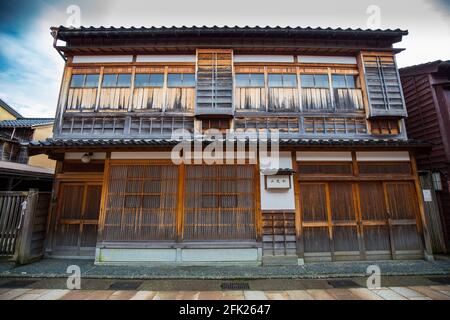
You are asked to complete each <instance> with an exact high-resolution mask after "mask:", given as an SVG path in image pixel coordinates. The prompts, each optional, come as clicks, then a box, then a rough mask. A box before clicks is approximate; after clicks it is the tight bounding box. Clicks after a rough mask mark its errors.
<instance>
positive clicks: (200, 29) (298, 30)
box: [51, 26, 408, 40]
mask: <svg viewBox="0 0 450 320" xmlns="http://www.w3.org/2000/svg"><path fill="white" fill-rule="evenodd" d="M51 29H52V30H53V31H58V35H57V37H58V39H61V40H65V39H67V38H69V37H71V36H74V37H77V36H87V35H89V36H97V35H105V34H109V35H121V34H129V33H133V34H177V35H183V34H195V35H199V34H217V33H237V34H243V33H246V34H272V35H276V34H278V35H279V34H289V35H314V36H315V35H317V36H325V35H331V36H333V35H349V36H352V35H362V36H371V37H394V38H397V37H401V36H405V35H407V34H408V31H406V30H401V29H384V30H383V29H376V30H372V29H361V28H357V29H352V28H345V29H343V28H320V27H317V28H313V27H299V26H296V27H290V26H286V27H282V26H275V27H272V26H243V27H242V26H179V27H178V26H171V27H164V26H163V27H143V26H142V27H113V26H111V27H104V26H101V27H93V26H90V27H80V28H68V27H64V26H59V27H52V28H51Z"/></svg>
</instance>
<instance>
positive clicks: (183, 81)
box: [167, 73, 195, 88]
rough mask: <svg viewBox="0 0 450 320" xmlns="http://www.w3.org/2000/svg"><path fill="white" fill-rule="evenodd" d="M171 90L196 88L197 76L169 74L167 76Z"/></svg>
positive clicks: (191, 74)
mask: <svg viewBox="0 0 450 320" xmlns="http://www.w3.org/2000/svg"><path fill="white" fill-rule="evenodd" d="M167 86H168V87H169V88H182V87H195V74H193V73H169V74H168V75H167Z"/></svg>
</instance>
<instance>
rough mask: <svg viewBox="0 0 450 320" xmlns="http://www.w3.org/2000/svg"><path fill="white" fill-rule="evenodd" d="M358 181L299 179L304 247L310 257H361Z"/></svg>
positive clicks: (341, 258) (352, 258) (339, 258)
mask: <svg viewBox="0 0 450 320" xmlns="http://www.w3.org/2000/svg"><path fill="white" fill-rule="evenodd" d="M355 188H356V186H355V184H353V183H349V182H321V183H300V208H301V221H302V236H303V238H302V247H303V248H302V249H303V251H304V254H305V257H307V258H310V259H311V260H323V259H325V260H333V261H335V260H355V259H360V252H361V251H362V245H361V242H360V240H359V239H360V235H359V230H358V210H357V207H358V204H357V202H356V197H355Z"/></svg>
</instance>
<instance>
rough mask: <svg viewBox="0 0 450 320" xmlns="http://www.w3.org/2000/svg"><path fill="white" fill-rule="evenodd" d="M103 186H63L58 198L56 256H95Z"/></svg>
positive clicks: (87, 184)
mask: <svg viewBox="0 0 450 320" xmlns="http://www.w3.org/2000/svg"><path fill="white" fill-rule="evenodd" d="M101 190H102V185H101V183H96V182H74V183H72V182H67V183H65V182H63V183H61V185H60V189H59V196H58V201H59V203H58V211H57V221H56V232H55V239H54V249H55V253H56V254H58V253H61V254H67V255H92V254H93V253H94V250H95V245H96V242H97V227H98V216H99V211H100V200H101Z"/></svg>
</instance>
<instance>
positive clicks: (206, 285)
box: [0, 276, 450, 300]
mask: <svg viewBox="0 0 450 320" xmlns="http://www.w3.org/2000/svg"><path fill="white" fill-rule="evenodd" d="M366 279H367V278H366V277H354V278H345V279H344V278H343V279H336V278H329V279H290V280H286V279H273V280H270V279H257V280H117V279H83V278H82V279H81V288H82V290H67V289H66V288H67V286H66V278H41V279H38V278H17V277H16V278H2V279H0V300H174V299H179V300H221V299H223V300H232V299H233V300H234V299H236V300H450V277H448V276H444V277H443V276H384V277H382V278H381V288H380V289H367V287H366ZM226 285H228V286H230V285H231V289H232V290H226ZM238 288H239V289H238Z"/></svg>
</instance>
